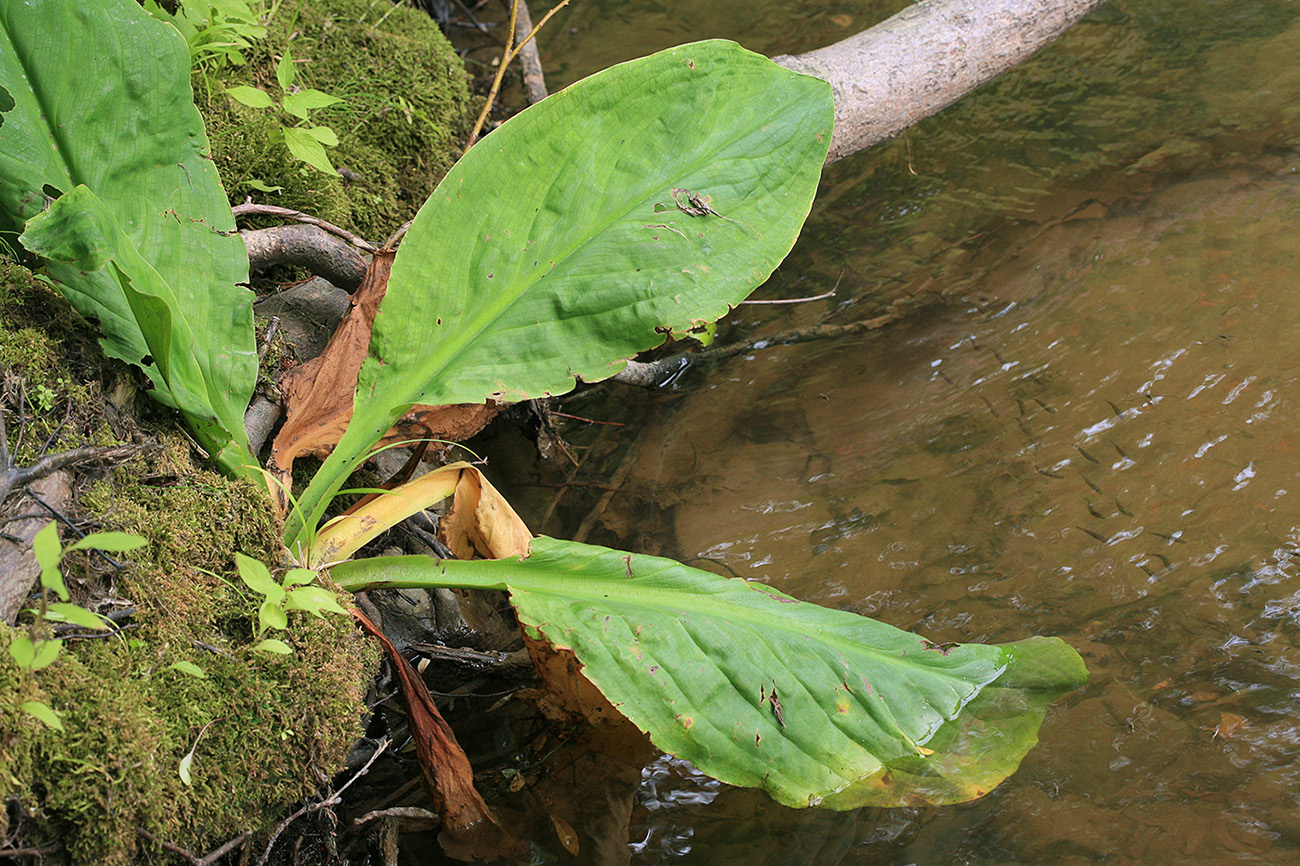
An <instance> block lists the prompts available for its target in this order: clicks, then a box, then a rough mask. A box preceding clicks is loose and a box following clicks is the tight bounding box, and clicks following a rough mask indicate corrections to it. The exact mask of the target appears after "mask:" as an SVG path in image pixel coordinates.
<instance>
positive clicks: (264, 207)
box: [231, 199, 378, 253]
mask: <svg viewBox="0 0 1300 866" xmlns="http://www.w3.org/2000/svg"><path fill="white" fill-rule="evenodd" d="M231 210H232V211H234V214H235V216H236V217H241V216H274V217H281V218H282V219H291V220H297V221H298V222H300V223H306V224H307V225H309V226H317V227H318V228H322V229H325V231H327V232H329V233H330V234H332V235H337V236H338V237H341V238H343V240H345V241H347V242H348V243H350V244H352V245H353V246H354V247H357V248H359V249H363V250H365V251H366V252H368V253H373V252H375V250H377V249H378V247H376V246H375V245H374V244H372V243H370V241H368V240H366V239H365V238H363V237H361V236H359V235H355V234H353V233H352V232H350V231H348V230H347V229H343V228H339V227H338V226H336V225H334V224H333V223H327V222H325V220H323V219H320V218H319V217H314V216H311V215H309V214H305V213H303V212H302V211H297V210H291V209H289V208H287V207H276V206H275V205H273V204H253V202H252V200H251V199H250V200H248V201H246V202H244V203H243V204H237V205H235V206H234V207H233V208H231Z"/></svg>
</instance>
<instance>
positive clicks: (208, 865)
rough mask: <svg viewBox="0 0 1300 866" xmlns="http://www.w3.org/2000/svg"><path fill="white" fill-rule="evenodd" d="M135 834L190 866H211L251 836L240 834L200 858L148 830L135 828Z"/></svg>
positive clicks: (249, 834) (250, 834)
mask: <svg viewBox="0 0 1300 866" xmlns="http://www.w3.org/2000/svg"><path fill="white" fill-rule="evenodd" d="M135 832H136V833H139V834H140V836H141V837H143V838H144V839H147V840H148V841H150V842H152V843H154V844H155V845H157V846H159V847H160V848H164V849H166V850H168V851H170V852H172V853H173V854H177V855H179V856H181V857H184V858H185V859H186V860H187V861H188V862H189V863H190V864H191V866H212V864H213V863H216V862H217V861H218V860H220V859H221V858H222V857H225V856H226V855H227V854H229V853H230V852H231V851H233V850H235V849H236V848H238V847H239V846H240V845H242V844H244V842H245V841H247V840H248V838H249V837H250V836H252V835H253V834H252V833H241V834H240V835H238V836H236V837H235V838H233V839H231V840H230V841H229V842H226V843H225V844H223V845H222V846H221V847H220V848H213V849H212V850H211V851H209V852H208V853H207V854H204V855H203V856H202V857H197V856H195V855H194V854H191V853H190V852H189V851H186V850H185V849H184V848H182V847H181V846H179V845H173V844H172V843H171V842H167V841H165V840H163V839H159V838H158V837H157V836H155V835H154V834H152V833H150V832H149V831H148V830H146V829H144V828H143V827H136V828H135Z"/></svg>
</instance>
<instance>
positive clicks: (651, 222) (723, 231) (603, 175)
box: [303, 40, 834, 512]
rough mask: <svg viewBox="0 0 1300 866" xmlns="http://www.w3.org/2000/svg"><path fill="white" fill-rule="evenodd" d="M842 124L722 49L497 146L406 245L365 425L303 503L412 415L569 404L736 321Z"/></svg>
mask: <svg viewBox="0 0 1300 866" xmlns="http://www.w3.org/2000/svg"><path fill="white" fill-rule="evenodd" d="M833 119H834V106H833V103H832V99H831V92H830V87H829V85H827V84H826V83H825V82H823V81H819V80H817V79H814V78H809V77H806V76H802V75H797V74H794V73H791V72H789V71H787V70H784V69H782V68H780V67H778V66H777V65H776V64H774V63H772V62H771V61H770V60H768V59H767V58H765V57H762V56H760V55H758V54H754V53H752V52H749V51H746V50H744V49H743V48H741V47H740V46H738V45H736V44H734V43H731V42H723V41H718V40H715V41H709V42H699V43H695V44H693V45H685V46H682V47H680V48H673V49H670V50H668V51H663V52H660V53H658V54H655V55H652V56H650V57H645V58H642V59H640V60H634V61H632V62H630V63H624V64H621V65H619V66H615V67H613V68H611V69H607V70H605V71H604V72H601V73H599V74H597V75H593V76H592V77H590V78H588V79H586V80H584V81H580V82H578V83H577V84H574V85H573V86H572V87H569V88H568V89H566V90H564V91H562V92H560V93H556V94H554V95H552V96H550V97H548V98H547V99H545V100H543V101H542V102H541V103H539V104H538V105H535V106H533V107H532V108H529V109H528V110H527V111H524V112H522V113H521V114H519V115H518V116H516V117H514V118H513V119H511V120H510V121H508V122H507V123H506V124H504V125H503V126H502V127H501V128H499V129H497V130H496V131H495V132H493V133H492V134H491V135H489V136H487V137H486V138H485V139H483V141H481V142H480V143H479V144H477V145H475V146H474V147H473V148H472V149H471V150H470V151H469V153H468V154H466V155H465V157H464V158H462V159H461V161H460V162H459V163H457V165H456V166H455V167H454V168H453V169H452V170H451V171H450V172H449V173H448V174H447V176H446V178H445V179H444V180H443V181H442V183H441V184H440V185H439V186H438V189H437V190H436V191H435V192H434V194H433V196H431V197H430V199H429V201H428V202H426V203H425V205H424V207H423V208H421V210H420V213H419V215H418V216H417V217H416V219H415V222H414V223H413V224H412V226H411V229H410V231H409V233H408V234H407V236H406V240H405V241H403V243H402V246H401V248H400V250H399V251H398V253H397V258H396V261H395V262H394V265H393V271H392V276H391V278H390V280H389V283H388V292H387V295H386V296H385V298H384V301H383V305H382V306H381V308H380V311H379V314H378V317H377V318H376V320H375V323H374V329H373V340H372V342H371V344H370V357H369V358H367V360H366V362H365V364H364V365H363V367H362V370H361V375H360V382H359V385H358V388H357V396H356V401H355V411H354V415H353V419H352V423H351V425H350V426H349V428H348V430H347V433H346V434H345V435H344V437H343V440H342V441H341V442H340V443H339V445H338V447H337V448H336V449H335V451H334V455H333V456H332V457H331V458H330V460H329V461H328V462H327V463H326V464H325V466H324V467H323V468H322V470H321V472H320V473H319V474H318V476H317V478H316V481H315V482H314V483H313V484H312V486H311V487H310V488H309V489H308V491H307V493H306V494H305V495H304V497H303V504H304V507H305V508H306V509H307V510H308V511H309V512H310V511H318V510H319V507H320V503H322V502H323V501H324V500H325V499H327V498H328V496H329V495H330V494H332V493H333V492H334V491H335V490H337V488H338V486H339V484H340V483H341V480H342V476H343V475H346V473H347V471H348V469H349V467H350V466H351V465H352V463H353V461H354V459H355V458H356V457H357V456H358V455H359V454H361V453H363V452H364V451H365V450H366V449H368V448H369V447H370V446H371V444H372V443H373V442H375V441H376V440H377V439H378V438H379V436H380V435H381V434H382V433H383V432H384V431H385V430H387V429H388V428H389V427H390V426H391V425H392V423H393V422H394V421H395V420H396V419H397V417H399V416H400V415H401V414H402V413H403V412H405V411H406V409H407V408H409V407H410V406H411V405H412V404H415V403H423V404H428V405H444V404H454V403H478V402H482V401H483V400H485V399H488V398H489V397H493V396H495V397H498V398H501V399H505V400H510V401H514V400H521V399H524V398H529V397H539V396H542V395H546V394H556V393H563V392H565V391H568V390H569V389H571V388H572V387H573V385H574V377H575V376H578V377H581V378H582V379H584V380H586V381H598V380H600V379H604V378H607V377H609V376H612V375H614V374H615V373H617V372H618V371H619V370H620V369H622V367H623V362H624V361H625V360H626V359H627V358H630V357H632V356H633V355H635V354H636V353H637V352H639V351H642V350H645V349H648V348H650V347H652V346H654V345H656V344H658V343H660V342H662V340H663V333H664V332H665V331H683V330H686V329H689V328H691V327H692V326H696V325H702V324H704V323H708V322H712V321H714V320H716V319H718V318H720V317H721V316H723V315H724V314H726V312H727V311H728V310H729V309H730V307H731V305H734V304H735V303H737V302H739V301H740V300H742V299H743V298H744V297H745V296H746V295H748V294H749V293H750V292H751V291H752V290H753V289H754V287H755V286H757V285H758V284H759V283H761V282H762V281H763V280H765V279H766V278H767V277H768V276H769V275H770V274H771V273H772V271H773V270H774V269H775V268H776V266H777V264H779V263H780V261H781V259H783V258H784V257H785V255H786V253H787V252H789V251H790V248H791V246H793V244H794V240H795V238H796V237H797V236H798V234H799V229H800V227H801V226H802V225H803V221H804V219H805V217H807V215H808V211H809V208H810V207H811V206H812V200H813V195H814V193H815V192H816V188H817V181H818V178H819V177H820V173H821V167H822V164H823V162H824V161H825V159H826V151H827V148H828V146H829V144H830V134H831V125H832V122H833ZM675 191H676V192H675Z"/></svg>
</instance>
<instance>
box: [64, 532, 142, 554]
mask: <svg viewBox="0 0 1300 866" xmlns="http://www.w3.org/2000/svg"><path fill="white" fill-rule="evenodd" d="M148 543H149V540H148V539H147V538H144V537H142V536H139V535H135V534H133V533H130V532H92V533H90V534H89V535H87V536H86V537H85V538H82V539H78V540H77V541H75V542H74V543H72V544H70V545H69V546H68V550H86V549H88V548H94V549H96V550H107V551H109V552H111V553H125V552H126V551H128V550H136V549H137V548H141V547H144V546H145V545H146V544H148Z"/></svg>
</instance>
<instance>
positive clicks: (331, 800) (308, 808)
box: [257, 737, 391, 866]
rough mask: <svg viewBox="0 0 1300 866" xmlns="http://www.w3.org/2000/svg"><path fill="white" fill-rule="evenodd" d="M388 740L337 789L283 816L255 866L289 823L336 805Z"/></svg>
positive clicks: (261, 864) (262, 863)
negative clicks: (309, 813) (321, 798)
mask: <svg viewBox="0 0 1300 866" xmlns="http://www.w3.org/2000/svg"><path fill="white" fill-rule="evenodd" d="M390 742H391V741H390V740H389V739H388V738H387V737H384V738H383V739H382V740H380V741H379V746H378V748H376V749H375V753H374V754H373V755H371V756H370V759H369V760H368V761H366V762H365V764H363V765H362V766H361V769H359V770H357V771H356V772H355V773H353V774H352V778H351V779H348V780H347V782H346V783H344V785H343V787H341V788H339V789H338V790H337V791H335V792H334V793H332V794H330V795H329V796H328V797H326V798H325V799H324V800H321V801H320V802H319V803H308V804H307V805H305V806H303V807H302V808H301V809H299V810H298V811H297V812H294V813H293V814H292V815H290V816H289V817H288V818H285V819H284V820H283V821H281V822H280V825H279V826H278V827H276V828H275V832H274V833H272V834H271V840H270V841H269V842H267V843H266V850H265V851H263V852H262V856H261V857H260V858H258V861H257V866H266V861H267V859H269V858H270V856H271V850H272V849H273V848H275V843H276V840H278V839H279V838H280V834H281V833H283V832H284V831H285V830H287V829H289V825H290V824H292V823H293V822H294V821H297V820H298V819H299V818H301V817H302V816H303V815H306V814H307V813H308V812H316V811H319V810H320V809H324V808H326V807H328V806H335V805H338V803H339V802H340V801H341V798H342V794H343V792H344V791H346V790H347V789H348V788H349V787H351V785H352V783H353V782H355V781H356V780H357V779H360V778H361V777H362V776H364V775H365V774H366V773H367V772H369V771H370V765H371V764H373V763H374V762H375V760H376V759H378V757H379V756H380V755H382V754H383V753H384V750H385V749H387V748H388V746H389V744H390Z"/></svg>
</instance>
